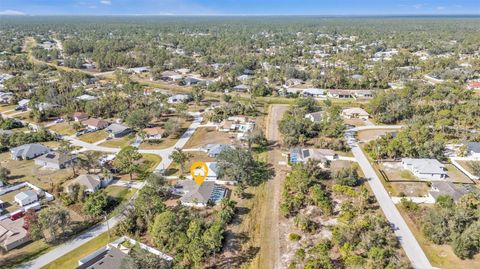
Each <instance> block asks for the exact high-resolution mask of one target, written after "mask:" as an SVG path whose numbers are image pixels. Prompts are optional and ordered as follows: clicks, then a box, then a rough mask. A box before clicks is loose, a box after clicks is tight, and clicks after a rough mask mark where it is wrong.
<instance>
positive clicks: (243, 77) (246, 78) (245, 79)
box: [237, 75, 252, 81]
mask: <svg viewBox="0 0 480 269" xmlns="http://www.w3.org/2000/svg"><path fill="white" fill-rule="evenodd" d="M251 78H252V76H250V75H241V76H238V77H237V79H238V80H239V81H247V80H250V79H251Z"/></svg>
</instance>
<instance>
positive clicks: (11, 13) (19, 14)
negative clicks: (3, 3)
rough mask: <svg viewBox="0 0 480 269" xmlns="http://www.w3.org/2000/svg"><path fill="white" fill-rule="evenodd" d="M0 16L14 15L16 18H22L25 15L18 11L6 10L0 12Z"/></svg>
mask: <svg viewBox="0 0 480 269" xmlns="http://www.w3.org/2000/svg"><path fill="white" fill-rule="evenodd" d="M0 15H16V16H24V15H27V14H26V13H25V12H22V11H18V10H11V9H6V10H2V11H0Z"/></svg>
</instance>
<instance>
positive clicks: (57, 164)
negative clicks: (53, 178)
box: [35, 152, 77, 169]
mask: <svg viewBox="0 0 480 269" xmlns="http://www.w3.org/2000/svg"><path fill="white" fill-rule="evenodd" d="M76 158H77V156H75V155H72V154H63V153H60V152H49V153H47V154H44V155H42V156H40V157H38V158H36V159H35V164H36V165H39V166H42V167H44V168H50V169H63V168H65V167H67V166H68V165H70V164H71V163H72V162H74V161H75V159H76Z"/></svg>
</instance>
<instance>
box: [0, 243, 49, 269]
mask: <svg viewBox="0 0 480 269" xmlns="http://www.w3.org/2000/svg"><path fill="white" fill-rule="evenodd" d="M51 248H52V245H49V244H47V243H45V241H44V240H37V241H34V242H31V243H27V244H26V245H24V246H22V247H20V248H15V249H12V250H10V251H9V252H7V253H2V254H1V255H0V267H1V268H5V269H10V268H12V269H13V268H18V266H19V265H20V264H22V263H24V262H26V261H28V260H31V259H34V258H36V257H38V256H40V255H41V254H44V253H47V252H48V251H49V250H50V249H51Z"/></svg>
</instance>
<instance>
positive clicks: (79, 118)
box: [73, 112, 88, 122]
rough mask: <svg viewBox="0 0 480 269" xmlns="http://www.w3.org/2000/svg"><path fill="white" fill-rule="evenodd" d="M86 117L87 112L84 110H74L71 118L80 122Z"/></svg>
mask: <svg viewBox="0 0 480 269" xmlns="http://www.w3.org/2000/svg"><path fill="white" fill-rule="evenodd" d="M87 119H88V115H87V113H84V112H75V113H73V120H74V121H76V122H82V121H84V120H87Z"/></svg>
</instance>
